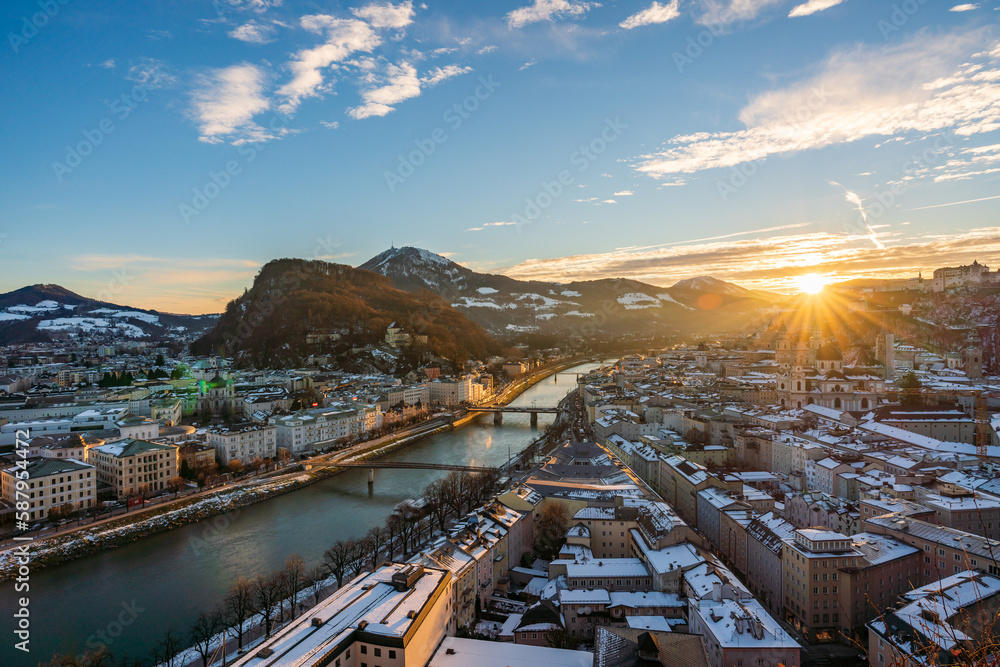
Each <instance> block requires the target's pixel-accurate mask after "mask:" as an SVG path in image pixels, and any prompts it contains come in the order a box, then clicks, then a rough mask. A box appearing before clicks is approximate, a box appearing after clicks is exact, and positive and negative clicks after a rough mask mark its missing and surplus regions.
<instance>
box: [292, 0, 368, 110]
mask: <svg viewBox="0 0 1000 667" xmlns="http://www.w3.org/2000/svg"><path fill="white" fill-rule="evenodd" d="M299 23H300V25H301V26H302V27H303V28H305V29H306V30H309V31H311V32H315V33H320V34H324V35H325V37H326V41H325V42H324V43H323V44H321V45H319V46H317V47H314V48H311V49H302V50H301V51H299V52H298V53H296V54H295V58H294V60H292V62H291V63H289V69H291V70H292V80H291V81H289V82H288V83H286V84H285V85H283V86H282V87H281V88H279V89H278V94H279V95H281V96H282V97H284V98H285V102H284V103H283V104H282V105H281V110H282V112H284V113H292V112H294V111H295V109H296V108H298V106H299V104H300V103H301V102H302V100H303V99H305V98H308V97H318V96H319V95H321V94H322V93H323V92H325V90H326V89H325V87H324V83H323V70H324V69H325V68H327V67H329V66H330V65H332V64H333V63H335V62H340V61H342V60H345V59H346V58H348V57H349V56H350V55H351V54H353V53H356V52H359V51H360V52H370V51H371V50H372V49H374V48H375V47H377V46H378V45H379V44H381V43H382V40H381V38H380V37H379V36H378V35H377V34H376V33H375V31H374V30H373V29H372V27H371V26H370V25H369V24H368V23H366V22H365V21H362V20H359V19H339V18H335V17H333V16H327V15H324V14H315V15H310V16H303V17H302V19H301V20H300V21H299Z"/></svg>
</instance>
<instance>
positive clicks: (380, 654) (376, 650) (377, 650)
mask: <svg viewBox="0 0 1000 667" xmlns="http://www.w3.org/2000/svg"><path fill="white" fill-rule="evenodd" d="M375 657H376V658H381V657H382V649H380V648H377V649H375Z"/></svg>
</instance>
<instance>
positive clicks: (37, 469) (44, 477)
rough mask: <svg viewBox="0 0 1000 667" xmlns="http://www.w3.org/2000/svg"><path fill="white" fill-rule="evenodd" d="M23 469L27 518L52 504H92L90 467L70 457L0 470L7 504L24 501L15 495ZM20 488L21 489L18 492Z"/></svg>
mask: <svg viewBox="0 0 1000 667" xmlns="http://www.w3.org/2000/svg"><path fill="white" fill-rule="evenodd" d="M24 472H27V478H26V479H25V480H24V481H25V482H27V485H28V488H27V496H28V498H27V500H28V510H27V511H28V519H29V520H30V521H39V520H42V519H45V518H47V517H48V515H49V510H51V509H52V508H53V507H60V506H63V505H72V506H73V508H74V509H76V510H84V509H89V508H91V507H93V506H94V504H95V502H96V499H97V493H96V487H97V475H96V472H95V470H94V466H92V465H87V464H86V463H81V462H80V461H75V460H72V459H49V458H43V459H35V460H33V461H31V462H30V463H28V465H27V468H21V467H19V466H14V467H11V468H7V469H6V470H3V471H2V473H0V479H2V484H0V488H2V496H3V499H4V500H5V501H7V502H9V503H11V504H15V503H16V502H17V501H19V500H24V496H23V495H22V496H21V497H18V495H17V482H18V479H19V478H20V475H21V474H23V473H24ZM23 493H24V491H22V494H23Z"/></svg>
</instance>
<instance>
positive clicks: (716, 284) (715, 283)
mask: <svg viewBox="0 0 1000 667" xmlns="http://www.w3.org/2000/svg"><path fill="white" fill-rule="evenodd" d="M671 289H673V290H686V291H690V292H709V293H712V294H720V295H725V296H732V297H736V298H739V299H766V300H777V299H781V298H783V297H781V296H779V295H777V294H772V293H770V292H760V291H755V290H749V289H747V288H746V287H740V286H739V285H737V284H735V283H728V282H726V281H725V280H719V279H718V278H713V277H712V276H695V277H694V278H687V279H685V280H679V281H677V282H676V283H674V284H673V287H671Z"/></svg>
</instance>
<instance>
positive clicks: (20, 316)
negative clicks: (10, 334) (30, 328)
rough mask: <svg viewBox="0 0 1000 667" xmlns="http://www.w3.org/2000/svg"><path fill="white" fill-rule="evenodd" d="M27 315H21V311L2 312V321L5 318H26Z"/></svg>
mask: <svg viewBox="0 0 1000 667" xmlns="http://www.w3.org/2000/svg"><path fill="white" fill-rule="evenodd" d="M26 319H28V316H27V315H21V314H19V313H0V322H2V321H4V320H26Z"/></svg>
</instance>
